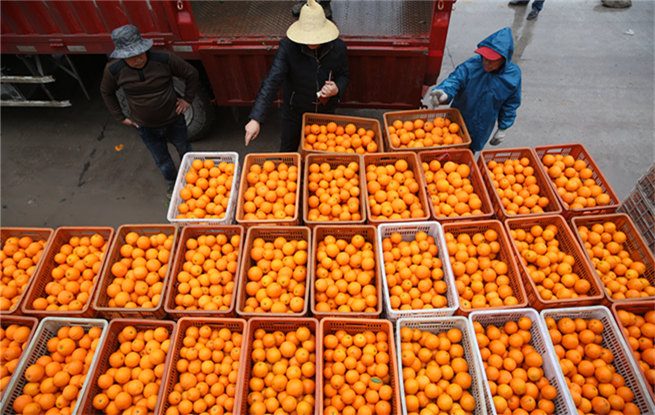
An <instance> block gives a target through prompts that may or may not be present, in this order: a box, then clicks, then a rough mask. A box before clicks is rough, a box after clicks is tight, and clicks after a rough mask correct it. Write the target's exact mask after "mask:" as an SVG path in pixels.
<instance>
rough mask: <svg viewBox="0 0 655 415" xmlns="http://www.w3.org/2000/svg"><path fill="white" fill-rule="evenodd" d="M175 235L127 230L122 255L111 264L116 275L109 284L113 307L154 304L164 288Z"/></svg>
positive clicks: (121, 248)
mask: <svg viewBox="0 0 655 415" xmlns="http://www.w3.org/2000/svg"><path fill="white" fill-rule="evenodd" d="M173 238H174V236H173V235H172V234H171V235H166V234H165V233H163V232H160V233H157V234H152V235H150V236H148V235H139V234H138V233H137V232H134V231H132V232H128V233H127V234H126V235H125V243H124V244H123V245H121V247H120V256H121V259H120V260H118V261H116V262H114V263H113V264H112V265H111V275H112V276H113V277H114V279H113V280H112V282H111V283H110V284H109V285H108V286H107V289H106V292H107V296H108V298H109V299H108V300H107V305H108V306H109V307H112V308H155V307H157V306H158V305H159V302H160V301H161V295H162V292H163V291H164V283H163V281H162V280H163V279H164V277H165V276H166V273H167V272H168V264H169V262H170V259H171V250H172V249H173Z"/></svg>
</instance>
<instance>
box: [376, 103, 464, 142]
mask: <svg viewBox="0 0 655 415" xmlns="http://www.w3.org/2000/svg"><path fill="white" fill-rule="evenodd" d="M437 117H441V118H444V119H447V120H450V121H451V122H455V123H457V124H458V125H459V126H460V131H459V132H458V133H457V134H458V135H459V136H460V137H462V140H463V142H462V143H461V144H447V145H441V146H432V147H397V146H394V145H393V144H391V137H390V135H389V126H391V125H392V124H393V122H394V121H395V120H400V121H403V122H405V121H414V120H423V121H432V120H434V119H435V118H437ZM382 118H383V120H384V138H385V141H386V146H387V150H388V151H425V150H436V149H452V148H468V147H469V145H471V136H470V135H469V132H468V129H467V128H466V123H465V122H464V118H462V114H461V113H460V112H459V110H458V109H457V108H440V109H433V110H430V109H422V110H408V111H393V112H385V113H384V114H383V115H382Z"/></svg>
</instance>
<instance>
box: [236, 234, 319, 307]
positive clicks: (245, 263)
mask: <svg viewBox="0 0 655 415" xmlns="http://www.w3.org/2000/svg"><path fill="white" fill-rule="evenodd" d="M279 236H281V237H284V238H286V239H287V240H289V239H296V240H304V241H307V264H305V266H306V267H307V273H306V279H305V307H304V308H303V311H302V312H300V313H270V312H266V313H254V312H252V313H250V312H246V311H243V308H244V306H245V303H246V289H245V286H246V284H247V283H248V269H249V268H250V267H251V266H252V265H254V261H253V259H252V258H251V257H250V248H251V247H252V243H253V241H254V240H255V239H256V238H263V239H264V240H265V241H266V242H273V241H274V240H275V238H277V237H279ZM312 255H313V247H312V240H311V230H310V229H309V228H308V227H306V226H283V227H280V226H277V227H276V226H253V227H251V228H249V229H248V232H247V233H246V242H245V245H244V249H243V252H242V253H241V268H240V270H239V277H238V279H237V285H238V290H237V291H238V294H237V303H236V307H237V309H236V311H237V314H238V315H239V316H240V317H243V318H245V319H249V318H251V317H279V318H283V317H289V318H294V319H295V318H296V317H303V316H306V315H307V312H308V310H309V283H310V278H309V266H310V265H309V261H310V260H311V258H312Z"/></svg>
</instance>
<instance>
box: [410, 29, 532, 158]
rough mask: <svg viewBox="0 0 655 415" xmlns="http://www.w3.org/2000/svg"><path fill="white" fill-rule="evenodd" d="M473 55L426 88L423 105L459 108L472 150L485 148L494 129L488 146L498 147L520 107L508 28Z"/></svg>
mask: <svg viewBox="0 0 655 415" xmlns="http://www.w3.org/2000/svg"><path fill="white" fill-rule="evenodd" d="M475 52H476V55H475V56H473V57H472V58H470V59H468V60H467V61H465V62H463V63H461V64H460V65H458V66H457V68H455V70H454V71H453V72H452V73H451V74H450V75H449V76H448V78H446V79H445V80H444V81H443V82H441V83H440V84H438V85H436V86H433V87H431V88H430V89H428V92H427V93H426V94H425V96H424V97H423V100H422V103H423V104H424V105H426V106H427V107H428V108H436V107H438V106H439V105H440V104H447V103H448V102H449V101H451V99H452V104H451V106H452V107H453V108H457V109H459V111H460V112H461V114H462V117H463V118H464V122H465V123H466V128H467V129H468V132H469V134H470V135H471V141H472V142H471V146H470V148H471V150H472V151H473V152H477V151H480V150H482V149H483V148H484V146H485V144H486V143H487V141H489V137H490V136H491V133H492V131H493V129H494V126H495V124H496V121H497V122H498V130H497V131H496V133H495V134H494V137H493V139H492V140H491V142H490V144H491V145H498V144H500V143H501V142H502V141H503V139H504V138H505V130H507V129H508V128H509V127H511V126H512V125H513V124H514V120H515V119H516V109H517V108H518V107H519V105H521V70H520V69H519V67H518V66H517V65H516V64H515V63H514V62H512V54H513V53H514V41H513V38H512V30H511V29H510V28H509V27H506V28H504V29H501V30H499V31H497V32H496V33H494V34H492V35H490V36H489V37H487V38H486V39H484V40H483V41H482V42H480V43H478V49H476V51H475Z"/></svg>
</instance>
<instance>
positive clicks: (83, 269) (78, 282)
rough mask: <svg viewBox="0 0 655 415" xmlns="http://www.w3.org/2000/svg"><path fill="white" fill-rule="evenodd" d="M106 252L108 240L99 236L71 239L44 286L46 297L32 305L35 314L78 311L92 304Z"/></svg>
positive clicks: (35, 300) (61, 248) (60, 250)
mask: <svg viewBox="0 0 655 415" xmlns="http://www.w3.org/2000/svg"><path fill="white" fill-rule="evenodd" d="M106 249H107V241H105V238H104V237H103V236H102V235H100V234H98V233H96V234H93V235H92V236H90V237H89V236H82V237H79V236H72V237H71V238H70V239H69V240H68V242H67V243H64V244H62V245H61V247H60V248H59V252H58V253H57V254H55V256H54V262H55V264H57V266H56V267H55V268H53V270H52V271H51V272H50V276H51V277H52V281H50V282H48V283H47V284H46V286H45V294H47V297H45V298H43V297H41V298H36V299H34V301H33V302H32V307H33V308H34V309H35V310H46V311H78V310H82V308H84V306H85V305H86V304H87V302H88V301H89V295H90V294H91V289H92V288H93V286H94V283H95V280H96V277H97V275H98V272H99V271H100V266H101V264H102V257H103V253H104V252H105V250H106Z"/></svg>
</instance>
